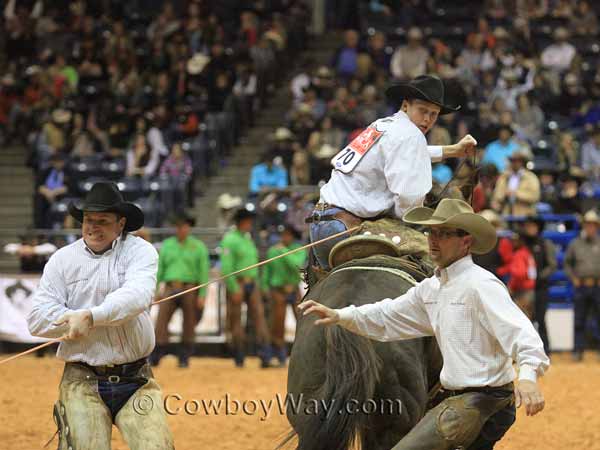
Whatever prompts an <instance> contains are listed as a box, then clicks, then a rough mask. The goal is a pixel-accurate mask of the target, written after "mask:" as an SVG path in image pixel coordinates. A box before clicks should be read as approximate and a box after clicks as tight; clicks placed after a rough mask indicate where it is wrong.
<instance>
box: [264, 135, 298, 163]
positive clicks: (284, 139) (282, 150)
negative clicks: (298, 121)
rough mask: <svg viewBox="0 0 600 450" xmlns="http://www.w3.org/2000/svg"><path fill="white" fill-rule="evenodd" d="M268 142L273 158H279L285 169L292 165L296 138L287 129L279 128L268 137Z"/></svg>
mask: <svg viewBox="0 0 600 450" xmlns="http://www.w3.org/2000/svg"><path fill="white" fill-rule="evenodd" d="M269 140H270V142H271V152H272V155H273V157H277V156H279V157H281V159H282V160H283V165H284V166H285V168H286V169H287V168H289V167H290V166H291V165H292V159H293V157H294V153H295V150H294V148H295V145H294V144H295V143H296V136H294V133H292V132H291V131H290V130H289V129H288V128H285V127H279V128H277V129H276V130H275V133H273V134H272V135H271V136H269Z"/></svg>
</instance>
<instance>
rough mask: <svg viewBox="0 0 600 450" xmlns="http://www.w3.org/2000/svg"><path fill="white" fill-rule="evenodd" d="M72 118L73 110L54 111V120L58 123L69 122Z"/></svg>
mask: <svg viewBox="0 0 600 450" xmlns="http://www.w3.org/2000/svg"><path fill="white" fill-rule="evenodd" d="M70 120H71V111H69V110H67V109H60V108H59V109H55V110H54V111H52V121H53V122H56V123H67V122H69V121H70Z"/></svg>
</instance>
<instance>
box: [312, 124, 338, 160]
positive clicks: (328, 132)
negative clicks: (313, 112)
mask: <svg viewBox="0 0 600 450" xmlns="http://www.w3.org/2000/svg"><path fill="white" fill-rule="evenodd" d="M343 143H344V132H343V131H342V130H341V129H340V128H339V127H335V126H333V121H332V120H331V116H325V117H323V119H322V120H321V123H320V125H319V128H318V129H316V130H315V131H313V132H312V133H311V134H310V137H309V138H308V151H309V152H311V153H312V154H313V155H314V154H315V153H316V152H318V151H319V150H320V149H321V147H322V146H323V145H325V144H327V145H330V146H331V147H333V148H337V149H339V148H341V147H342V145H343Z"/></svg>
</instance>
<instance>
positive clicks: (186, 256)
mask: <svg viewBox="0 0 600 450" xmlns="http://www.w3.org/2000/svg"><path fill="white" fill-rule="evenodd" d="M209 268H210V259H209V257H208V250H207V248H206V245H204V243H203V242H202V241H200V240H198V239H196V238H194V237H191V236H188V237H187V238H186V240H185V241H184V242H179V240H178V239H177V238H176V237H170V238H168V239H166V240H165V241H164V242H163V245H162V247H161V249H160V253H159V257H158V273H157V275H156V280H157V282H158V283H162V282H168V281H181V282H182V283H194V284H204V283H206V282H207V281H208V270H209ZM198 295H199V296H200V297H203V296H205V295H206V287H203V288H202V289H200V290H199V292H198Z"/></svg>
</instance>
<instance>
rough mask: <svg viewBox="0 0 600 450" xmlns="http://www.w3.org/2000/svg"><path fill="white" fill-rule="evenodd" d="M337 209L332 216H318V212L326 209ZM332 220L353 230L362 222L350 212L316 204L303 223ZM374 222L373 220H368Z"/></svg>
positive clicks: (328, 205)
mask: <svg viewBox="0 0 600 450" xmlns="http://www.w3.org/2000/svg"><path fill="white" fill-rule="evenodd" d="M331 208H337V209H339V210H340V211H337V212H335V213H333V214H319V211H321V212H322V211H325V210H327V209H331ZM332 220H339V221H341V222H343V223H344V225H346V228H353V227H355V226H357V225H360V224H361V223H362V222H363V221H364V220H366V219H363V218H362V217H358V216H356V215H354V214H352V213H351V212H348V211H346V210H345V209H344V208H340V207H339V206H335V205H330V204H328V203H317V204H316V205H315V209H314V211H313V213H312V215H310V216H308V217H307V218H306V219H304V222H305V223H318V222H328V221H332ZM369 220H374V219H369Z"/></svg>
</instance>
